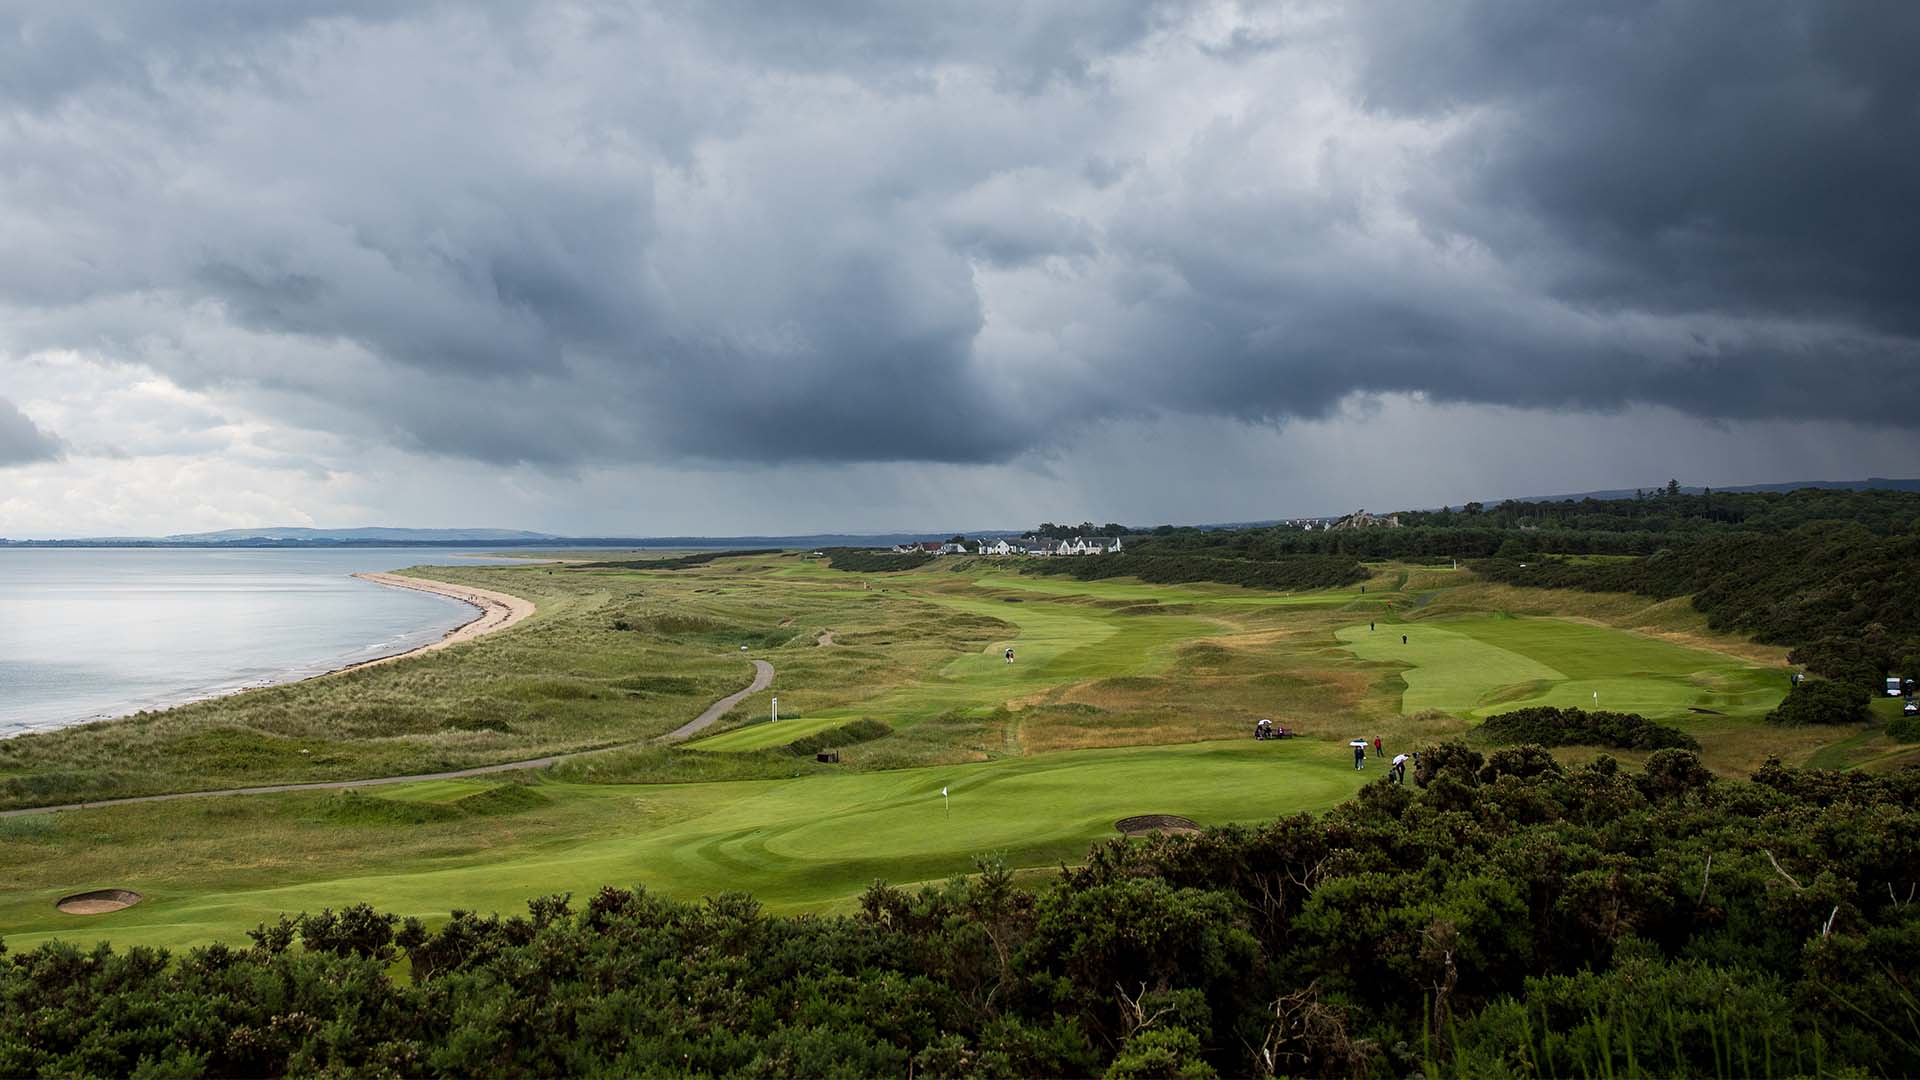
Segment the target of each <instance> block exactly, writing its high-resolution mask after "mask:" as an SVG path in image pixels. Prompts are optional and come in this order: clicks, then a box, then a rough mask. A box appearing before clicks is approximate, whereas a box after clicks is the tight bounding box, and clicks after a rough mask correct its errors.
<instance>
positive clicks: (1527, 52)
mask: <svg viewBox="0 0 1920 1080" xmlns="http://www.w3.org/2000/svg"><path fill="white" fill-rule="evenodd" d="M1363 10H1365V11H1367V12H1369V13H1370V14H1371V15H1372V16H1373V17H1372V18H1369V19H1365V20H1363V23H1362V26H1361V28H1360V30H1361V33H1362V35H1363V37H1364V39H1365V40H1366V41H1367V42H1368V43H1369V48H1368V49H1367V52H1366V53H1365V56H1366V64H1365V67H1364V69H1363V70H1362V73H1361V78H1360V81H1359V88H1360V91H1361V93H1362V95H1363V96H1364V98H1365V100H1367V101H1369V102H1370V103H1372V104H1374V105H1376V106H1378V107H1379V108H1382V109H1388V110H1393V111H1395V112H1400V113H1409V114H1415V115H1421V116H1435V115H1441V114H1445V113H1447V112H1450V111H1453V110H1460V109H1481V110H1487V111H1488V112H1489V113H1490V115H1489V116H1488V117H1487V118H1486V120H1485V121H1484V122H1483V123H1477V124H1475V125H1473V126H1472V127H1471V128H1470V129H1469V130H1468V132H1467V133H1465V134H1464V135H1462V136H1461V137H1460V138H1459V139H1457V140H1456V141H1455V143H1454V144H1453V145H1451V146H1450V147H1449V148H1448V149H1447V152H1446V153H1444V154H1443V155H1442V156H1441V158H1440V160H1439V162H1438V164H1440V165H1441V166H1442V167H1443V168H1444V174H1443V176H1442V185H1441V189H1440V191H1439V192H1437V193H1436V195H1435V197H1432V198H1428V199H1420V200H1417V204H1418V205H1420V206H1421V209H1422V212H1423V216H1425V217H1426V218H1427V219H1428V220H1429V221H1430V222H1432V223H1434V224H1436V225H1439V226H1442V227H1446V228H1450V229H1455V230H1458V231H1459V232H1461V233H1464V234H1467V235H1471V236H1472V237H1474V238H1475V239H1476V240H1478V241H1481V242H1483V243H1486V244H1487V245H1489V246H1490V247H1491V248H1492V249H1494V250H1495V251H1497V252H1499V253H1500V254H1501V255H1502V257H1503V258H1505V259H1507V260H1509V261H1511V262H1513V263H1515V264H1517V265H1522V266H1525V267H1527V268H1529V269H1530V270H1537V271H1538V272H1540V273H1541V274H1542V277H1543V283H1544V284H1545V285H1546V287H1547V288H1549V289H1550V290H1551V291H1552V292H1553V293H1554V294H1555V295H1557V296H1561V297H1565V298H1567V299H1569V300H1572V301H1574V302H1577V303H1589V304H1596V305H1603V306H1613V307H1636V308H1646V309H1650V310H1656V311H1677V312H1688V311H1706V310H1721V311H1735V312H1741V313H1754V314H1762V315H1770V316H1788V315H1805V316H1809V317H1815V318H1823V319H1835V320H1840V321H1843V322H1846V323H1849V324H1852V325H1857V326H1859V327H1861V328H1863V329H1868V330H1875V331H1882V332H1886V333H1892V334H1898V335H1903V336H1911V335H1914V334H1916V333H1920V287H1916V286H1917V285H1920V278H1917V275H1920V212H1916V211H1915V209H1914V207H1913V205H1912V193H1913V192H1914V191H1916V190H1920V142H1917V141H1916V136H1920V64H1916V63H1915V62H1914V57H1915V52H1916V49H1920V5H1913V4H1884V5H1874V6H1866V7H1863V6H1859V5H1851V4H1813V3H1802V2H1798V0H1756V2H1753V3H1742V4H1711V3H1697V4H1696V3H1669V2H1654V0H1638V2H1631V3H1619V2H1607V3H1595V4H1588V5H1584V6H1582V5H1540V4H1530V3H1525V2H1518V0H1473V2H1469V3H1457V4H1445V5H1415V6H1412V7H1407V6H1401V5H1394V6H1392V7H1391V8H1389V7H1387V6H1374V7H1369V8H1365V9H1363Z"/></svg>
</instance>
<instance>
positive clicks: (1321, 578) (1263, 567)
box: [1020, 551, 1367, 589]
mask: <svg viewBox="0 0 1920 1080" xmlns="http://www.w3.org/2000/svg"><path fill="white" fill-rule="evenodd" d="M1020 568H1021V570H1022V571H1024V572H1026V573H1029V574H1064V575H1066V576H1069V577H1072V578H1073V579H1075V580H1076V581H1097V580H1100V579H1102V578H1111V577H1132V578H1139V579H1140V580H1141V581H1147V582H1152V583H1154V584H1158V585H1174V584H1184V583H1190V582H1199V581H1211V582H1217V583H1219V584H1222V585H1241V586H1246V587H1248V588H1257V589H1331V588H1337V587H1339V586H1341V585H1353V584H1357V583H1359V582H1362V581H1365V580H1367V571H1366V568H1365V567H1363V566H1361V565H1360V564H1359V563H1357V562H1354V561H1353V560H1352V559H1346V558H1322V557H1316V556H1296V557H1291V558H1284V559H1267V560H1254V559H1216V558H1209V557H1206V556H1202V555H1157V554H1151V555H1150V554H1136V553H1134V552H1129V551H1122V552H1120V553H1118V554H1114V555H1087V556H1072V555H1068V556H1060V557H1057V558H1049V559H1030V560H1027V561H1026V562H1023V563H1022V564H1021V567H1020Z"/></svg>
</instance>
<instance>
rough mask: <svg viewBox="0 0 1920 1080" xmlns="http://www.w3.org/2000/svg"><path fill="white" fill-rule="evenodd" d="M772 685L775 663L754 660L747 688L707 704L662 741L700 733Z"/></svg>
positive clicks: (675, 739) (671, 740)
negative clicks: (728, 711) (749, 697)
mask: <svg viewBox="0 0 1920 1080" xmlns="http://www.w3.org/2000/svg"><path fill="white" fill-rule="evenodd" d="M771 685H773V665H772V664H769V663H767V662H766V661H765V660H755V661H754V662H753V682H751V683H748V684H747V688H746V689H745V690H741V691H739V692H738V693H733V694H728V695H727V696H726V697H723V698H721V699H720V700H719V701H716V702H714V703H713V704H711V705H709V706H707V711H706V712H703V713H701V714H700V715H699V716H696V717H694V718H693V719H691V720H689V721H687V722H686V723H684V724H681V725H680V726H679V727H677V728H674V729H673V730H672V731H670V732H668V733H667V734H666V735H664V736H662V737H661V741H663V742H674V741H677V740H679V739H684V738H687V737H689V736H691V735H697V734H699V733H700V732H701V731H702V730H703V729H705V728H706V727H708V726H709V725H711V724H712V723H713V722H714V721H715V720H718V719H720V718H721V717H723V716H725V715H727V710H728V709H731V708H733V707H734V706H735V705H738V704H740V703H741V702H743V701H745V700H747V698H748V696H750V695H752V694H757V693H759V692H760V691H762V690H765V689H766V688H767V687H769V686H771Z"/></svg>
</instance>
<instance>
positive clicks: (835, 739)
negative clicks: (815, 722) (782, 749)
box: [787, 717, 893, 757]
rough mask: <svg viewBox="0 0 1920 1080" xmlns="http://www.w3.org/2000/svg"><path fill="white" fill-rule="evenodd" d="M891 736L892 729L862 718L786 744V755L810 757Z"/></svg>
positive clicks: (870, 719) (867, 718) (875, 721)
mask: <svg viewBox="0 0 1920 1080" xmlns="http://www.w3.org/2000/svg"><path fill="white" fill-rule="evenodd" d="M891 734H893V729H892V728H891V727H888V726H887V725H886V724H883V723H881V722H880V721H878V720H874V719H872V718H870V717H862V718H860V719H858V720H854V721H851V722H849V723H845V724H841V725H840V726H839V727H831V728H828V729H827V730H825V731H816V732H814V733H813V734H811V735H805V736H802V737H800V738H798V739H795V740H794V741H792V742H790V743H788V744H787V753H789V754H793V755H795V756H797V757H812V756H813V755H815V754H817V753H819V752H820V751H822V750H832V749H833V748H834V747H837V746H853V745H854V744H856V743H863V742H872V741H873V740H875V739H884V738H886V737H887V736H889V735H891Z"/></svg>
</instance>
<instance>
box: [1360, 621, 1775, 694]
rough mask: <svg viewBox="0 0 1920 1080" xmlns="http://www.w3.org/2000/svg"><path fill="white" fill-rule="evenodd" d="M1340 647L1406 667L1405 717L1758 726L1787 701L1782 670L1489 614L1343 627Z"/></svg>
mask: <svg viewBox="0 0 1920 1080" xmlns="http://www.w3.org/2000/svg"><path fill="white" fill-rule="evenodd" d="M1403 635H1404V636H1405V638H1406V641H1405V643H1404V644H1403V643H1402V640H1401V639H1402V636H1403ZM1338 637H1339V638H1340V640H1341V641H1343V642H1345V643H1347V645H1348V647H1349V648H1351V649H1352V650H1353V651H1354V653H1355V654H1356V655H1358V656H1361V657H1364V658H1366V659H1369V660H1381V661H1392V662H1397V663H1403V664H1407V665H1410V666H1409V668H1408V670H1407V671H1405V672H1404V673H1402V675H1401V678H1402V679H1403V680H1404V681H1405V682H1406V686H1407V689H1406V693H1405V695H1404V697H1403V703H1402V708H1403V709H1404V710H1405V711H1407V712H1418V711H1420V710H1423V709H1439V710H1442V711H1445V712H1450V713H1454V714H1456V715H1460V716H1466V717H1471V718H1475V719H1479V718H1484V717H1486V716H1489V715H1491V714H1493V713H1496V712H1505V711H1508V710H1511V709H1517V708H1523V707H1526V706H1530V705H1554V706H1560V707H1566V706H1578V707H1581V708H1592V707H1599V708H1606V709H1613V710H1617V711H1621V712H1637V713H1640V714H1642V715H1644V716H1647V717H1650V718H1653V719H1659V720H1672V719H1688V718H1690V717H1692V716H1693V715H1697V712H1696V711H1697V710H1704V711H1707V712H1710V713H1713V714H1719V715H1726V716H1739V717H1758V716H1762V715H1764V714H1765V713H1766V712H1767V711H1768V710H1770V709H1772V708H1773V706H1775V705H1776V704H1778V703H1779V701H1780V699H1781V698H1782V697H1783V696H1785V693H1786V677H1785V672H1784V669H1778V668H1776V669H1772V670H1768V669H1763V668H1760V667H1758V666H1756V665H1753V664H1749V663H1746V662H1744V661H1740V660H1735V659H1733V658H1730V657H1727V656H1724V655H1722V654H1719V653H1711V652H1705V651H1701V650H1696V649H1688V648H1684V647H1681V646H1678V645H1674V644H1671V643H1669V642H1666V641H1662V640H1660V639H1658V638H1650V637H1643V636H1640V635H1636V634H1630V633H1626V632H1623V631H1620V630H1616V629H1613V628H1611V627H1606V626H1600V625H1595V624H1592V623H1584V622H1575V621H1571V620H1567V619H1554V618H1538V617H1533V618H1528V617H1519V618H1516V617H1512V616H1507V615H1504V614H1489V615H1473V616H1459V617H1454V618H1449V619H1444V620H1428V621H1424V622H1420V623H1417V624H1411V623H1403V622H1399V621H1394V622H1388V623H1380V624H1378V627H1377V629H1373V630H1369V629H1368V627H1367V626H1366V625H1365V624H1359V625H1354V626H1348V627H1343V628H1342V629H1340V630H1339V631H1338ZM1596 693H1597V694H1598V698H1597V699H1596V697H1595V694H1596ZM1596 702H1597V705H1596Z"/></svg>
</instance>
